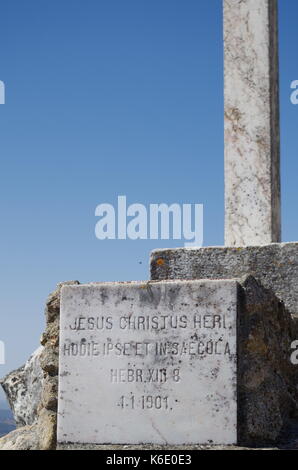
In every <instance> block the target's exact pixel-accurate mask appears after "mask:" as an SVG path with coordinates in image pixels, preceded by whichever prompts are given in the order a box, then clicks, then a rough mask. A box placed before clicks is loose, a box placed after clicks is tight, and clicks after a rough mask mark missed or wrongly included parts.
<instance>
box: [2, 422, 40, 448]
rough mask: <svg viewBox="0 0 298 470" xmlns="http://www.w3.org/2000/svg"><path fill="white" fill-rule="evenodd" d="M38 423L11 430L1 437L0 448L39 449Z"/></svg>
mask: <svg viewBox="0 0 298 470" xmlns="http://www.w3.org/2000/svg"><path fill="white" fill-rule="evenodd" d="M39 449H40V447H39V436H38V432H37V423H35V424H33V425H32V426H24V427H22V428H19V429H16V430H15V431H12V432H10V433H9V434H7V435H6V436H4V437H2V438H1V439H0V450H39Z"/></svg>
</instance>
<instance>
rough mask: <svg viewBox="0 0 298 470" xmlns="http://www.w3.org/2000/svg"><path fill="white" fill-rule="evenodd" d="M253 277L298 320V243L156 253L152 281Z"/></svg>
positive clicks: (189, 249)
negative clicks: (274, 295)
mask: <svg viewBox="0 0 298 470" xmlns="http://www.w3.org/2000/svg"><path fill="white" fill-rule="evenodd" d="M247 275H252V276H254V277H255V278H256V279H257V280H259V281H260V282H261V284H262V285H263V286H264V287H265V288H269V289H272V290H273V291H274V293H275V294H276V295H277V297H278V298H279V299H280V300H282V301H283V302H284V304H285V306H286V308H287V310H288V311H289V312H290V313H291V314H292V315H293V316H294V317H297V318H298V243H273V244H270V245H263V246H255V247H244V248H227V247H210V248H200V249H195V248H177V249H170V250H155V251H153V252H152V255H151V279H152V280H159V281H160V280H164V279H231V278H233V279H234V278H241V277H243V276H247Z"/></svg>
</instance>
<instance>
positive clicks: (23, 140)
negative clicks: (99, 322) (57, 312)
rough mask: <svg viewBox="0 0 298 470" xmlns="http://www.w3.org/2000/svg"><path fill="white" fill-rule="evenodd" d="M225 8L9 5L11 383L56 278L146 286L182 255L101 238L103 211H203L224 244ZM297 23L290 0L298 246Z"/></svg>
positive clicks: (286, 142)
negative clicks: (121, 203)
mask: <svg viewBox="0 0 298 470" xmlns="http://www.w3.org/2000/svg"><path fill="white" fill-rule="evenodd" d="M221 3H222V2H221V0H211V1H210V0H208V1H207V0H187V1H185V0H184V1H182V0H125V1H123V0H84V1H83V0H59V1H58V0H52V1H48V0H27V1H26V2H25V1H23V0H9V1H8V0H2V2H1V14H0V40H1V55H0V80H3V81H4V82H5V84H6V104H5V105H4V106H3V105H2V106H0V121H1V137H0V155H1V171H0V181H1V193H2V196H1V232H0V237H1V295H0V315H1V322H0V339H2V340H4V341H5V343H6V352H7V364H6V365H5V366H0V376H1V375H4V374H5V373H6V372H8V371H9V370H11V369H12V368H15V367H17V366H19V365H21V364H22V363H23V362H24V361H25V359H26V358H27V357H28V356H29V354H30V353H31V352H32V351H33V350H34V349H35V348H36V347H37V346H38V343H39V336H40V334H41V332H42V330H43V328H44V316H43V310H44V303H45V299H46V297H47V295H48V293H49V292H50V291H51V290H53V289H54V287H55V285H56V283H57V282H59V281H63V280H70V279H78V280H80V281H81V282H89V281H103V280H130V279H148V276H149V273H148V259H149V253H150V251H151V250H152V249H154V248H159V247H167V246H175V245H176V246H177V245H178V246H179V243H177V241H176V242H173V241H169V242H165V241H99V240H97V239H96V238H95V235H94V227H95V222H96V219H95V217H94V210H95V207H96V206H97V205H98V204H100V203H102V202H111V203H115V202H116V198H117V196H118V195H121V194H124V195H127V198H128V202H129V203H133V202H140V203H143V204H145V205H148V204H150V203H160V202H165V203H172V202H178V203H180V204H182V203H203V204H204V206H205V217H204V224H205V233H204V245H222V244H223V223H224V220H223V219H224V211H223V183H224V182H223V59H222V56H223V44H222V5H221ZM297 18H298V2H297V1H293V0H282V1H280V65H281V125H282V202H283V240H284V241H292V240H297V238H298V219H297V196H298V187H297V174H298V158H297V156H298V140H297V126H298V106H294V105H292V104H291V102H290V83H291V82H292V81H293V80H298V61H297V43H298V28H297ZM182 244H183V242H181V243H180V245H182Z"/></svg>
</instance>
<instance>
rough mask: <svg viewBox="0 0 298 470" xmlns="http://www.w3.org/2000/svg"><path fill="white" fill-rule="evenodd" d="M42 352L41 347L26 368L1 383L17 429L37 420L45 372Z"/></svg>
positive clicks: (16, 371)
mask: <svg viewBox="0 0 298 470" xmlns="http://www.w3.org/2000/svg"><path fill="white" fill-rule="evenodd" d="M42 352H43V347H42V346H40V347H39V348H38V349H37V350H36V351H35V352H34V353H33V354H32V356H31V357H30V358H29V359H28V361H27V362H26V364H25V365H24V366H22V367H20V368H19V369H17V370H15V371H13V372H11V373H10V374H8V375H7V376H6V377H4V379H2V380H1V381H0V384H1V385H2V388H3V390H4V392H5V393H6V396H7V399H8V402H9V404H10V407H11V409H12V411H13V414H14V419H15V422H16V425H17V427H20V426H25V425H31V424H33V423H34V422H35V421H36V420H37V417H38V416H37V410H38V407H39V405H40V401H41V391H42V386H43V372H42V369H41V367H40V363H39V359H40V357H41V354H42Z"/></svg>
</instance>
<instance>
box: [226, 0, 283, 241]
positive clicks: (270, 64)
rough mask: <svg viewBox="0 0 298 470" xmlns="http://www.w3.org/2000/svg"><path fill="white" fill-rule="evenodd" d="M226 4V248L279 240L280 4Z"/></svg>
mask: <svg viewBox="0 0 298 470" xmlns="http://www.w3.org/2000/svg"><path fill="white" fill-rule="evenodd" d="M223 1H224V51H225V52H224V57H225V71H224V72H225V73H224V74H225V245H226V246H245V245H265V244H269V243H273V242H279V241H280V237H281V228H280V161H279V160H280V152H279V148H280V145H279V78H278V77H279V73H278V28H277V0H223Z"/></svg>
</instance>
